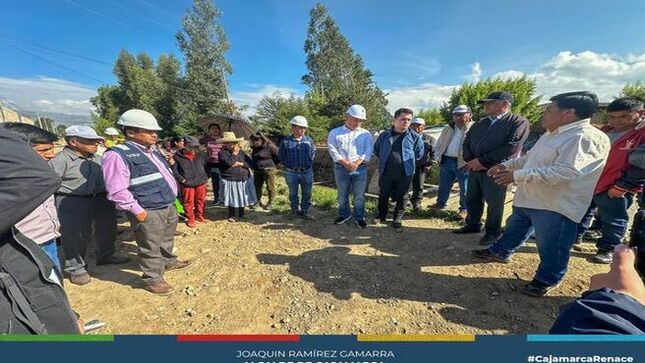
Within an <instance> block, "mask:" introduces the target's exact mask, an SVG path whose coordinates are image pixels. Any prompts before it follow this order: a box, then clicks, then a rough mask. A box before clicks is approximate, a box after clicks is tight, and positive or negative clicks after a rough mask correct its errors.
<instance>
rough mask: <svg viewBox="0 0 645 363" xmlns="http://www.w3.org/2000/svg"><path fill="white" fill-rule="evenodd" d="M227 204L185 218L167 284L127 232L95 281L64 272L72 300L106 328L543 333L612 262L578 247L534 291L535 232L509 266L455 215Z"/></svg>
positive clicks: (149, 331)
mask: <svg viewBox="0 0 645 363" xmlns="http://www.w3.org/2000/svg"><path fill="white" fill-rule="evenodd" d="M453 203H454V201H453ZM507 207H510V203H509V205H508V206H507ZM507 209H509V208H507ZM225 214H226V210H225V209H223V208H216V207H210V208H208V217H209V218H210V220H211V221H209V222H207V223H203V224H199V225H198V228H197V229H189V228H187V227H186V226H185V225H183V224H180V226H179V231H181V232H182V233H183V234H184V235H183V236H181V237H177V239H176V249H177V251H176V253H177V254H178V256H179V257H180V258H181V259H190V260H192V261H193V263H192V265H191V266H190V267H188V268H186V269H183V270H177V271H171V272H169V273H168V274H167V275H166V280H167V281H168V282H169V283H170V284H171V285H173V286H174V287H175V292H174V293H173V294H172V295H170V296H166V297H159V296H155V295H152V294H150V293H148V292H146V291H145V290H143V289H141V285H140V282H139V281H140V274H141V273H140V272H139V271H138V265H137V262H136V245H135V244H134V242H131V241H129V242H125V243H122V244H121V246H120V250H121V253H123V254H125V255H130V256H132V257H133V261H132V262H131V263H129V264H128V265H123V266H101V267H95V266H94V264H93V261H91V262H90V274H91V275H92V276H93V282H91V283H90V284H88V285H85V286H75V285H72V284H71V283H69V282H66V285H65V288H66V290H67V292H68V293H69V296H70V300H71V303H72V306H73V307H74V308H75V309H76V310H77V311H78V312H79V313H80V314H81V316H82V317H83V318H84V319H85V320H86V321H88V320H91V319H100V320H103V321H105V322H107V326H106V327H105V328H103V329H101V330H99V331H98V333H101V334H110V333H114V334H175V333H188V334H195V333H242V334H243V333H276V334H277V333H293V334H448V333H450V334H456V333H464V334H525V333H545V332H547V331H548V329H549V327H550V326H551V324H552V323H553V321H554V319H555V317H556V316H557V311H558V306H559V305H561V304H563V303H565V302H567V301H570V300H571V299H573V298H575V297H577V296H579V295H580V294H581V293H582V292H583V291H585V290H586V289H587V287H588V281H589V277H590V276H591V275H593V274H596V273H599V272H604V271H607V270H608V267H607V266H602V265H596V264H592V263H591V262H589V260H588V259H589V257H590V256H591V253H590V252H586V253H584V252H573V254H572V258H571V263H570V266H569V272H568V274H567V276H566V279H565V281H564V282H563V284H562V285H561V286H560V287H559V288H558V289H557V290H555V291H554V292H553V293H552V295H551V296H548V297H546V298H542V299H537V298H531V297H528V296H524V295H522V294H521V293H520V292H519V289H520V288H521V286H522V285H523V284H524V283H525V282H526V281H529V280H530V279H531V278H532V276H533V273H534V272H535V269H536V267H537V264H538V262H539V261H538V256H537V251H536V246H535V244H534V243H533V242H529V243H527V245H526V246H524V247H522V248H521V249H520V251H519V252H518V253H517V254H516V255H515V256H514V257H513V261H512V263H510V264H508V265H504V264H497V263H482V262H481V261H479V260H476V259H474V258H473V257H471V255H470V251H471V250H472V249H474V248H477V247H478V246H477V240H478V239H479V236H478V235H466V236H460V235H455V234H452V233H450V231H451V230H452V229H454V228H457V227H459V222H458V221H455V220H454V218H450V217H448V218H445V219H444V218H437V217H428V216H427V213H425V215H422V216H412V215H408V217H407V220H406V221H405V224H404V226H405V228H404V231H403V233H395V232H394V230H393V229H392V228H391V227H388V226H378V227H374V226H370V227H368V228H367V229H365V230H360V229H358V228H356V226H355V225H354V224H353V223H349V224H347V225H343V226H335V225H333V224H332V221H333V219H334V218H335V213H334V212H331V211H319V210H317V211H315V216H316V217H317V220H316V221H315V222H307V221H304V220H295V221H290V220H288V219H287V217H286V215H285V214H282V213H277V212H265V211H257V212H249V213H248V220H247V221H246V222H241V223H235V224H231V223H229V222H227V221H225V220H224V217H225Z"/></svg>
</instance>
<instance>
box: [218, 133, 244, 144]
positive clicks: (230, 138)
mask: <svg viewBox="0 0 645 363" xmlns="http://www.w3.org/2000/svg"><path fill="white" fill-rule="evenodd" d="M222 136H223V137H222V138H221V139H217V141H215V142H216V143H218V144H223V143H226V142H240V141H244V138H243V137H235V133H234V132H230V131H225V132H223V133H222Z"/></svg>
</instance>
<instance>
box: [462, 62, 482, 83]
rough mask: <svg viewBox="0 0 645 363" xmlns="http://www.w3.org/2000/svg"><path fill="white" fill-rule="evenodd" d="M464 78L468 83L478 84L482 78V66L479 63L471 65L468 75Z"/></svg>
mask: <svg viewBox="0 0 645 363" xmlns="http://www.w3.org/2000/svg"><path fill="white" fill-rule="evenodd" d="M464 78H466V80H467V81H469V82H479V80H480V79H481V78H482V65H481V64H479V62H475V63H473V65H472V66H470V75H469V76H466V77H464Z"/></svg>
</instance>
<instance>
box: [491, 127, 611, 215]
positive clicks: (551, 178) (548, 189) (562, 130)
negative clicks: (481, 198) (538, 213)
mask: <svg viewBox="0 0 645 363" xmlns="http://www.w3.org/2000/svg"><path fill="white" fill-rule="evenodd" d="M610 148H611V144H610V142H609V138H608V137H607V135H605V133H604V132H602V131H600V130H598V129H597V128H595V127H593V126H592V125H591V124H590V123H589V119H585V120H580V121H576V122H573V123H570V124H567V125H564V126H560V127H558V128H557V129H556V130H554V131H553V132H548V131H547V132H546V133H545V134H544V135H542V136H541V137H540V139H539V140H538V141H537V142H536V143H535V145H534V146H533V148H532V149H531V150H529V152H528V153H527V154H526V155H524V156H522V157H520V158H517V159H513V160H509V161H506V162H504V163H503V165H504V166H506V168H508V169H509V170H512V171H513V178H514V179H515V183H516V184H517V192H516V193H515V199H514V201H513V205H514V206H516V207H524V208H533V209H543V210H550V211H553V212H557V213H560V214H562V215H564V216H565V217H567V218H569V219H571V220H572V221H574V222H576V223H579V222H580V221H581V220H582V217H583V216H584V214H585V212H586V211H587V208H588V207H589V204H590V203H591V198H592V197H593V191H594V188H595V186H596V183H597V182H598V179H599V178H600V174H601V173H602V170H603V168H604V166H605V162H606V160H607V155H608V154H609V149H610Z"/></svg>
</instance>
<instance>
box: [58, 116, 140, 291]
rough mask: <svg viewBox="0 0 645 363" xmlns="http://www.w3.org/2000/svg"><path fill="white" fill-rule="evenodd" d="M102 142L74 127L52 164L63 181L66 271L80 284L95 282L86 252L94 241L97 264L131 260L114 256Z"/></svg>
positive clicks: (90, 132)
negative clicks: (87, 261)
mask: <svg viewBox="0 0 645 363" xmlns="http://www.w3.org/2000/svg"><path fill="white" fill-rule="evenodd" d="M101 140H103V138H102V137H100V136H98V135H97V134H96V131H94V129H92V128H91V127H89V126H78V125H76V126H70V127H68V128H67V129H65V141H66V142H67V145H66V146H65V148H64V149H63V150H62V151H61V152H59V153H58V154H57V155H56V156H55V157H54V158H53V159H51V160H50V161H49V163H50V165H51V166H52V167H53V168H54V171H56V173H57V174H58V175H59V176H60V177H61V179H62V180H63V182H62V184H61V185H60V187H59V188H58V190H57V191H56V193H55V199H56V208H57V209H58V218H59V220H60V224H61V229H60V231H61V245H62V246H63V252H64V255H65V258H64V264H63V271H64V272H65V274H67V275H69V279H70V282H72V283H73V284H76V285H85V284H87V283H89V282H90V281H91V278H90V275H89V274H88V272H87V269H86V267H87V264H86V262H85V253H86V250H87V246H88V245H90V244H91V243H92V242H93V243H94V247H95V251H96V264H97V265H108V264H122V263H126V262H128V261H129V260H130V259H129V258H126V257H117V256H115V255H114V250H115V248H114V242H115V240H116V210H115V208H114V203H112V202H110V201H109V200H107V199H106V190H105V184H104V183H103V173H102V170H101V157H100V156H99V155H97V153H96V152H97V149H98V145H99V143H100V141H101Z"/></svg>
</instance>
